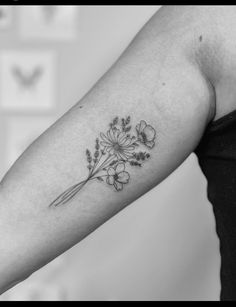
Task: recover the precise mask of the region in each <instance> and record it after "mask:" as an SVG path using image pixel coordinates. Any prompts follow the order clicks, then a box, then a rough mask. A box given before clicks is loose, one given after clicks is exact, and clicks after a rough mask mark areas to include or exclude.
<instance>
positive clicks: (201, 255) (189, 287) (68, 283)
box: [0, 6, 220, 300]
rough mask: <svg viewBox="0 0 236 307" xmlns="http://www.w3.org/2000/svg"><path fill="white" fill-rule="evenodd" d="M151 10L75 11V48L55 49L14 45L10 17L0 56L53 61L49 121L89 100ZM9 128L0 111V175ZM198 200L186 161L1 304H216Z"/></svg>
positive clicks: (215, 258)
mask: <svg viewBox="0 0 236 307" xmlns="http://www.w3.org/2000/svg"><path fill="white" fill-rule="evenodd" d="M158 9H159V6H99V7H98V6H82V7H81V9H80V12H79V14H78V25H77V26H78V39H77V41H76V42H75V43H67V44H65V43H58V42H54V43H53V42H50V41H49V42H47V43H42V42H33V41H27V42H23V41H22V40H21V39H20V38H19V32H18V22H19V12H18V8H17V7H15V8H14V23H13V25H12V27H11V28H10V29H9V30H4V31H1V32H0V42H1V43H0V49H1V50H2V49H6V48H13V49H14V50H17V49H22V48H23V49H26V50H27V49H28V48H30V49H32V48H33V49H36V50H41V49H43V50H54V51H56V53H57V56H58V63H57V64H58V65H57V69H58V81H57V85H58V87H57V93H56V96H57V108H56V110H55V111H54V113H53V114H51V115H52V116H53V117H55V118H57V117H58V116H60V115H62V114H63V112H65V111H66V110H67V109H68V108H69V107H70V106H72V105H73V104H74V103H75V102H76V101H78V100H79V98H80V97H82V96H83V95H84V94H85V93H86V92H87V90H89V88H90V87H91V86H92V85H93V84H94V83H95V82H96V80H97V79H98V78H99V77H100V76H101V75H102V74H103V73H104V72H105V71H106V70H107V69H108V68H109V67H110V65H111V64H112V63H113V62H114V61H115V60H116V59H117V57H118V56H119V55H120V53H121V52H122V51H123V49H124V48H125V47H126V46H127V44H128V43H129V42H130V40H131V39H132V38H133V36H134V35H135V34H136V33H137V31H138V30H139V29H140V28H141V27H142V25H143V24H144V23H145V22H146V21H147V20H148V19H149V17H151V15H152V14H153V13H154V12H155V11H157V10H158ZM0 69H1V67H0ZM15 116H16V118H17V117H19V118H20V117H21V116H20V115H18V114H16V115H15ZM25 116H27V117H29V118H31V119H32V115H25ZM34 117H35V116H34ZM36 117H39V115H36ZM41 117H45V118H46V117H47V116H46V115H45V116H40V118H41ZM10 118H11V115H9V114H6V113H4V112H1V111H0V130H1V131H0V148H1V149H0V158H1V161H2V163H1V165H0V175H3V173H4V171H5V170H6V165H5V164H4V161H6V156H7V155H9V154H10V153H9V152H8V151H7V150H8V149H7V147H6V144H7V140H8V138H9V137H10V136H9V134H8V133H10V132H9V131H7V123H8V121H9V120H10ZM33 122H34V121H33V120H31V124H32V125H33V124H34V123H33ZM205 190H206V182H205V179H204V178H203V176H202V174H201V172H200V170H199V168H198V164H197V161H196V158H195V156H194V155H192V156H191V157H190V158H189V159H188V160H187V161H186V162H185V163H184V165H182V166H181V167H180V168H179V169H178V170H177V171H176V172H175V173H174V174H173V175H171V176H170V177H169V178H168V179H167V180H165V181H164V182H163V183H161V184H160V185H159V186H158V187H156V188H155V189H153V190H152V191H151V192H149V193H148V194H146V195H145V196H144V197H142V198H141V199H139V200H138V201H136V202H135V203H133V204H132V205H131V206H130V207H128V208H126V209H125V210H124V211H123V212H121V213H120V214H119V215H117V216H116V217H114V218H113V219H112V220H110V221H109V222H107V223H106V224H105V225H103V226H102V227H101V228H100V229H98V230H97V231H96V232H95V233H93V234H92V235H91V236H90V237H88V238H87V239H86V240H84V241H83V242H81V243H80V244H78V245H77V246H75V247H74V248H73V249H71V250H70V251H69V252H67V253H66V254H64V255H62V256H61V257H59V258H58V259H56V260H55V261H54V262H53V263H51V264H49V265H48V266H47V267H45V268H44V269H42V270H41V271H39V272H37V273H35V274H34V275H33V276H32V277H31V278H30V279H29V280H28V281H26V282H24V283H22V284H21V285H19V286H17V287H15V288H14V289H13V290H11V291H9V292H8V293H6V294H4V295H3V296H2V297H1V299H2V300H4V299H7V300H17V299H26V300H30V299H31V300H33V299H35V300H43V299H59V300H60V299H66V300H218V298H219V289H220V284H219V265H220V259H219V253H218V239H217V237H216V234H215V224H214V223H215V222H214V217H213V213H212V208H211V205H210V204H209V203H208V201H207V200H206V192H205Z"/></svg>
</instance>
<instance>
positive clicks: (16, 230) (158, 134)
mask: <svg viewBox="0 0 236 307" xmlns="http://www.w3.org/2000/svg"><path fill="white" fill-rule="evenodd" d="M145 31H148V30H147V29H146V30H144V32H143V33H145ZM147 37H148V35H146V34H145V35H144V34H141V35H140V36H139V37H138V38H137V39H136V40H135V41H134V42H133V44H132V45H131V46H130V47H129V49H128V50H127V51H126V52H125V54H124V55H123V56H122V58H121V59H120V60H119V61H118V62H117V63H116V64H115V65H114V66H113V68H112V69H111V70H110V71H109V72H108V73H107V74H106V75H105V76H104V77H103V78H102V79H101V80H100V81H99V82H98V83H97V85H96V86H95V87H94V88H93V89H92V90H91V91H90V92H89V93H88V94H87V95H86V96H85V97H84V98H83V99H82V100H81V101H80V102H79V103H78V104H77V105H76V106H75V107H74V108H72V109H71V110H70V111H69V112H68V113H67V114H66V115H65V116H63V118H61V119H60V120H59V121H58V122H57V123H56V124H55V125H54V126H53V127H51V128H50V129H49V130H48V131H47V132H46V133H45V134H44V135H42V136H41V137H40V138H39V139H38V140H37V141H36V142H35V143H34V144H32V145H31V147H30V148H28V149H27V151H26V152H25V153H24V154H23V156H22V157H21V158H20V159H19V160H18V161H17V162H16V164H15V165H14V166H13V168H12V169H11V170H10V171H9V172H8V174H7V175H6V176H5V177H4V179H3V181H2V183H1V191H0V195H1V196H0V198H1V200H2V202H1V206H0V250H1V255H0V276H1V277H0V289H2V291H3V290H4V289H5V287H7V286H8V285H10V284H11V283H12V282H14V281H17V280H18V279H22V278H24V277H25V276H28V275H29V274H31V273H32V272H33V271H35V270H36V269H38V268H39V267H41V266H43V265H44V264H46V263H48V262H49V261H50V260H52V259H53V258H55V257H56V256H57V255H59V254H61V253H62V252H64V251H65V250H67V249H68V248H70V247H71V246H73V245H74V244H76V243H77V242H79V241H81V240H82V239H83V238H84V237H86V236H87V235H88V234H89V233H91V232H92V231H93V230H94V229H96V228H97V227H98V226H100V225H101V224H103V223H104V222H105V221H107V220H108V219H109V218H110V217H112V216H113V215H114V214H116V213H117V212H119V211H120V210H121V209H123V208H125V207H126V206H127V205H128V204H130V203H132V202H133V201H134V200H135V199H137V198H138V197H139V196H141V195H142V194H144V193H145V192H147V191H148V190H149V189H151V188H152V187H153V186H155V185H156V184H158V183H159V182H161V181H162V180H163V179H164V178H165V177H167V176H168V175H169V174H170V173H171V172H172V171H173V170H174V169H175V168H176V167H178V165H179V164H181V163H182V162H183V160H184V159H185V158H186V157H187V156H188V155H189V154H190V153H191V151H192V150H193V149H194V148H195V146H196V144H197V143H198V141H199V139H200V137H201V135H202V132H203V130H204V128H205V126H206V124H207V121H208V119H209V111H208V110H209V101H210V99H211V93H210V90H209V87H208V84H207V83H206V82H205V80H204V78H203V77H202V75H201V74H200V72H199V70H198V69H197V67H195V66H194V65H192V64H191V63H190V62H189V61H188V59H187V58H186V57H185V55H184V53H182V49H181V48H178V45H177V44H176V46H174V47H173V43H172V42H171V38H170V39H169V41H168V37H167V38H166V37H160V38H158V39H157V40H155V42H153V40H152V35H151V36H150V38H149V39H147ZM163 42H165V44H164V43H163ZM148 44H149V46H148ZM157 50H158V52H157ZM174 55H175V56H174ZM180 68H181V69H180ZM186 74H187V75H188V78H186ZM116 117H118V118H119V120H121V119H122V118H124V119H127V117H130V123H129V124H127V127H128V126H131V130H130V131H127V132H125V136H124V138H121V136H120V138H119V140H118V143H119V146H121V147H122V146H123V147H126V149H127V150H123V151H122V155H120V154H117V150H118V149H117V147H116V148H114V144H115V143H117V142H116V141H117V139H118V134H119V133H122V124H121V123H122V121H119V123H118V125H114V126H116V129H118V131H119V133H118V134H117V135H116V139H115V140H114V136H110V138H111V139H112V140H113V145H111V146H110V147H112V148H111V151H109V146H108V145H109V144H105V143H106V141H104V136H101V134H100V133H104V134H106V133H107V131H108V130H109V129H110V128H111V126H109V124H110V123H111V122H112V121H113V119H114V118H116ZM142 121H145V122H146V124H147V126H148V129H149V132H150V131H152V133H151V136H150V135H147V133H145V131H147V130H148V129H147V130H145V131H144V130H143V129H144V128H145V127H141V126H142V124H141V126H137V125H139V124H140V122H141V123H144V122H142ZM120 124H121V125H120ZM186 127H187V128H186ZM113 128H114V127H113ZM152 129H153V130H152ZM114 131H115V130H114ZM116 131H117V130H116ZM153 131H155V133H154V132H153ZM114 133H115V132H114ZM132 136H133V137H134V138H133V139H132ZM107 137H108V138H109V135H107ZM96 139H98V141H96ZM121 139H122V141H121ZM125 142H126V143H125ZM147 142H151V143H149V144H147ZM108 143H109V142H108ZM111 143H112V142H111ZM96 144H99V146H97V145H96ZM124 144H126V145H124ZM96 146H97V148H96ZM123 149H124V148H123ZM87 150H89V151H90V152H91V156H92V160H93V159H98V160H99V162H98V161H91V158H90V154H89V153H88V152H87V154H86V151H87ZM96 151H98V156H97V157H96V156H94V152H96ZM139 152H143V153H145V154H148V155H150V156H146V158H145V161H143V160H142V159H141V160H140V159H139V160H138V159H135V158H134V155H133V156H132V157H131V156H130V153H131V154H134V153H136V154H137V153H139ZM119 153H120V152H119ZM100 159H101V160H100ZM106 159H109V160H106ZM105 161H106V162H105ZM113 161H114V163H115V164H110V163H113ZM131 161H135V162H136V166H135V165H132V162H131ZM108 162H110V163H108ZM130 162H131V163H130ZM140 162H142V167H140V166H139V164H140ZM97 163H98V164H97ZM99 163H100V164H99ZM103 163H104V164H103ZM119 163H121V164H122V168H123V169H122V170H121V169H120V171H118V170H117V169H116V168H117V165H118V164H119ZM133 163H134V162H133ZM88 166H89V168H88ZM111 169H113V171H112V170H111ZM112 172H113V173H112ZM122 173H125V174H122ZM117 175H118V176H123V179H122V180H123V181H122V180H120V181H121V182H120V181H119V180H118V179H119V178H117ZM95 177H100V180H95V179H94V178H95ZM125 177H126V179H125ZM121 183H122V188H121V185H120V184H121ZM68 189H69V190H68ZM63 193H64V194H63Z"/></svg>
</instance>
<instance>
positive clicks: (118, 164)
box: [50, 116, 156, 207]
mask: <svg viewBox="0 0 236 307" xmlns="http://www.w3.org/2000/svg"><path fill="white" fill-rule="evenodd" d="M130 123H131V118H130V116H128V117H127V118H119V117H118V116H117V117H115V118H114V119H113V120H112V122H111V123H110V124H109V130H108V131H107V133H106V134H104V133H100V137H99V138H96V140H95V147H94V154H92V153H91V151H90V150H89V149H86V151H85V154H86V160H87V163H88V165H87V168H88V177H87V178H86V179H85V180H83V181H81V182H79V183H77V184H75V185H74V186H72V187H70V188H69V189H67V190H66V191H65V192H63V193H62V194H61V195H59V196H58V197H57V198H56V199H55V200H54V201H53V202H52V203H51V204H50V207H57V206H59V205H64V204H66V203H68V202H69V201H70V200H71V199H72V198H73V197H75V196H76V195H77V193H78V192H79V191H80V190H81V189H82V188H83V187H84V186H85V185H86V184H87V183H88V182H90V181H92V180H95V179H96V180H97V182H100V183H107V184H108V185H109V186H113V188H114V190H115V191H122V190H123V188H124V185H126V184H128V183H129V181H130V174H129V172H128V171H127V166H130V167H141V166H142V164H143V163H144V162H146V161H147V160H148V159H150V157H151V155H150V153H149V152H146V151H142V150H140V148H141V147H140V146H143V147H144V148H146V150H151V149H152V148H153V147H154V146H155V139H156V131H155V129H154V128H153V127H152V126H151V125H149V124H147V123H146V121H144V120H141V121H140V123H139V124H137V125H136V127H135V131H134V132H132V125H131V124H130ZM137 148H138V149H139V150H138V151H137Z"/></svg>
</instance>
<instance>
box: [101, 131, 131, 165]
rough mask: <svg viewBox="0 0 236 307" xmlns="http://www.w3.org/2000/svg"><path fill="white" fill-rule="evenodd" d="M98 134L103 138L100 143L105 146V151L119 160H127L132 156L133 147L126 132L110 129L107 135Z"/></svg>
mask: <svg viewBox="0 0 236 307" xmlns="http://www.w3.org/2000/svg"><path fill="white" fill-rule="evenodd" d="M100 136H101V138H102V140H103V141H102V142H101V145H102V146H104V147H106V150H107V152H109V153H110V154H111V155H115V156H116V157H117V158H118V159H119V160H124V161H127V160H128V159H129V158H131V157H132V156H133V154H132V151H133V150H134V148H135V147H134V146H133V145H132V140H131V138H130V137H128V136H127V134H126V133H124V132H121V131H120V130H119V129H110V130H109V131H108V132H107V135H105V134H104V133H101V134H100Z"/></svg>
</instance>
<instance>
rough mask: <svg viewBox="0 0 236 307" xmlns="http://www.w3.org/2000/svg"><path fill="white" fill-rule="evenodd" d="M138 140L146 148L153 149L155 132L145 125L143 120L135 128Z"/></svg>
mask: <svg viewBox="0 0 236 307" xmlns="http://www.w3.org/2000/svg"><path fill="white" fill-rule="evenodd" d="M136 131H137V134H138V140H139V141H140V142H141V143H143V144H144V145H146V146H147V147H148V148H153V147H154V145H155V137H156V131H155V129H154V128H153V127H152V126H151V125H147V123H146V122H145V121H144V120H141V122H140V123H139V124H138V125H137V126H136Z"/></svg>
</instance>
